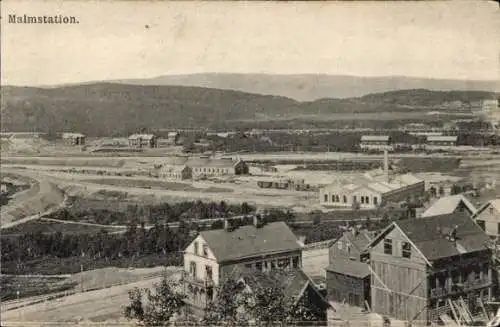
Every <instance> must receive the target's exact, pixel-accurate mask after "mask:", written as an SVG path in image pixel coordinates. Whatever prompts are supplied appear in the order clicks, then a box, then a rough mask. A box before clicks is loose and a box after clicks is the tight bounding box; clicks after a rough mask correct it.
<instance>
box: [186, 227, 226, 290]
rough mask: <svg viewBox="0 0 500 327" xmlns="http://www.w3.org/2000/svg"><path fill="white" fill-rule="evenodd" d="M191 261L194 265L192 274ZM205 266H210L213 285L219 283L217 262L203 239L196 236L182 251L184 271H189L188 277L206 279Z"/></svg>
mask: <svg viewBox="0 0 500 327" xmlns="http://www.w3.org/2000/svg"><path fill="white" fill-rule="evenodd" d="M204 249H205V251H204ZM193 263H194V264H195V265H196V271H195V273H194V274H193V271H192V269H191V265H192V264H193ZM206 267H211V268H212V281H213V282H214V284H215V285H219V280H220V270H219V263H218V262H217V259H216V258H215V256H214V254H213V253H212V251H211V250H210V248H209V247H208V244H206V242H205V240H204V239H203V238H202V237H201V236H198V237H197V238H196V239H195V240H194V241H193V242H191V244H189V246H188V247H187V248H186V249H185V251H184V271H185V272H186V273H189V276H190V277H194V278H195V279H197V280H199V281H205V280H206V279H207V273H206Z"/></svg>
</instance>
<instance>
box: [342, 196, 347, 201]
mask: <svg viewBox="0 0 500 327" xmlns="http://www.w3.org/2000/svg"><path fill="white" fill-rule="evenodd" d="M343 200H344V203H347V196H345V195H344V199H343Z"/></svg>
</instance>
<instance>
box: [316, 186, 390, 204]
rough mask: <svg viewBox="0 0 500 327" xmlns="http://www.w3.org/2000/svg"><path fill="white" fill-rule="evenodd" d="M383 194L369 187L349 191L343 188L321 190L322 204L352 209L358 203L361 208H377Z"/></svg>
mask: <svg viewBox="0 0 500 327" xmlns="http://www.w3.org/2000/svg"><path fill="white" fill-rule="evenodd" d="M381 200H382V194H381V193H378V192H375V191H373V190H370V189H369V188H367V187H359V188H357V189H355V190H352V191H351V190H348V189H346V188H344V187H342V186H331V187H328V186H327V187H325V188H322V189H320V204H321V205H325V206H335V207H352V206H353V204H354V203H355V202H356V203H358V204H359V206H360V207H361V208H375V207H376V206H378V205H380V203H381Z"/></svg>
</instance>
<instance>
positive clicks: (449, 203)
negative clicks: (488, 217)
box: [422, 194, 477, 217]
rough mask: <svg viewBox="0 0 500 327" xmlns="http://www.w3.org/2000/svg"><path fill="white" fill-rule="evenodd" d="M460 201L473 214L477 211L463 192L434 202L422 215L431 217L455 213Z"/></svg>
mask: <svg viewBox="0 0 500 327" xmlns="http://www.w3.org/2000/svg"><path fill="white" fill-rule="evenodd" d="M460 203H463V204H464V205H465V206H466V207H467V208H468V209H469V210H470V212H471V213H472V214H474V213H476V211H477V209H476V207H474V205H473V204H472V203H471V202H470V201H469V199H467V198H466V197H465V196H463V195H461V194H456V195H450V196H444V197H442V198H440V199H438V200H437V201H436V202H434V204H433V205H431V206H430V207H429V208H428V209H427V210H426V211H425V212H424V213H423V214H422V217H431V216H439V215H447V214H451V213H453V212H454V211H455V210H456V209H457V208H458V206H459V205H460Z"/></svg>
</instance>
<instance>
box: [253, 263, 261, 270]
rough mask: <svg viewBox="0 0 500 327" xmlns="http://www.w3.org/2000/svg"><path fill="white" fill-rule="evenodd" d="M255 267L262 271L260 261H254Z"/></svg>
mask: <svg viewBox="0 0 500 327" xmlns="http://www.w3.org/2000/svg"><path fill="white" fill-rule="evenodd" d="M255 268H256V269H257V270H260V271H262V262H256V263H255Z"/></svg>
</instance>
